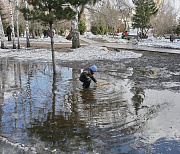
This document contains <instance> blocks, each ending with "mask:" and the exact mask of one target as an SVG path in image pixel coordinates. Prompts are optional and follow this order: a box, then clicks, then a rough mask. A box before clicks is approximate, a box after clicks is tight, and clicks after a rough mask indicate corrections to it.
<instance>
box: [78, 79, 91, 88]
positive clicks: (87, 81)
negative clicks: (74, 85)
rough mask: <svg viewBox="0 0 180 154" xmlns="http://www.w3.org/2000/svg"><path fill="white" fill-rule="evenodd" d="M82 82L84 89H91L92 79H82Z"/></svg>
mask: <svg viewBox="0 0 180 154" xmlns="http://www.w3.org/2000/svg"><path fill="white" fill-rule="evenodd" d="M79 80H80V81H81V82H83V87H84V88H89V86H90V84H91V79H90V78H80V79H79Z"/></svg>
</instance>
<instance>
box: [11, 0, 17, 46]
mask: <svg viewBox="0 0 180 154" xmlns="http://www.w3.org/2000/svg"><path fill="white" fill-rule="evenodd" d="M9 7H10V17H11V25H12V42H13V49H16V44H15V34H14V20H13V12H12V4H11V0H9Z"/></svg>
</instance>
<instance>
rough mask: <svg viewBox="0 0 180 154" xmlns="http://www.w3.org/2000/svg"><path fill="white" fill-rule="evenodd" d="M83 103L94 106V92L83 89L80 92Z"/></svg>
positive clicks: (95, 100) (95, 101)
mask: <svg viewBox="0 0 180 154" xmlns="http://www.w3.org/2000/svg"><path fill="white" fill-rule="evenodd" d="M80 94H81V98H82V101H83V103H90V104H95V103H97V99H96V98H95V94H94V90H93V89H90V88H84V89H82V90H81V91H80Z"/></svg>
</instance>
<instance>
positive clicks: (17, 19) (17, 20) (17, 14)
mask: <svg viewBox="0 0 180 154" xmlns="http://www.w3.org/2000/svg"><path fill="white" fill-rule="evenodd" d="M16 7H17V8H16V23H17V41H18V49H20V43H19V10H18V0H16Z"/></svg>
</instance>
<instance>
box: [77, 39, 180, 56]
mask: <svg viewBox="0 0 180 154" xmlns="http://www.w3.org/2000/svg"><path fill="white" fill-rule="evenodd" d="M80 39H81V40H83V41H85V42H87V44H91V45H95V46H102V47H107V48H115V49H124V50H136V51H152V52H162V53H172V54H180V50H179V49H170V48H160V47H149V46H142V45H133V44H120V43H111V42H110V43H103V42H98V41H94V40H92V39H88V38H83V37H80Z"/></svg>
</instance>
